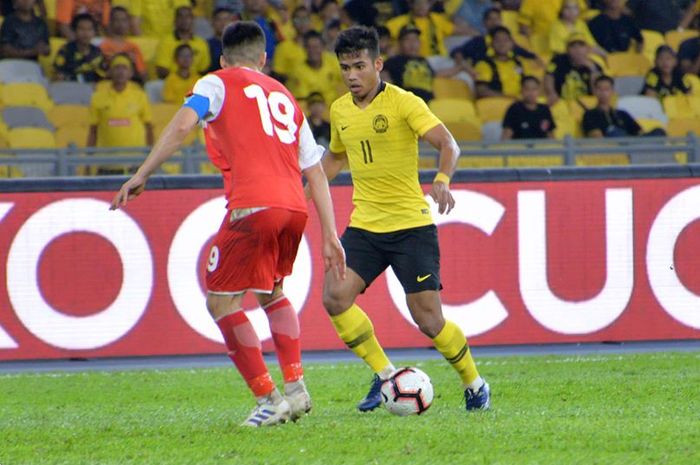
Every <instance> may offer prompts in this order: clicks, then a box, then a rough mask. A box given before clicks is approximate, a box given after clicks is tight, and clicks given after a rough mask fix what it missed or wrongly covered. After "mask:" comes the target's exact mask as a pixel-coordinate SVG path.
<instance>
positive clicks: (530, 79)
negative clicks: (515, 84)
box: [520, 74, 540, 87]
mask: <svg viewBox="0 0 700 465" xmlns="http://www.w3.org/2000/svg"><path fill="white" fill-rule="evenodd" d="M528 82H534V83H535V84H537V85H538V86H539V85H540V80H539V79H537V77H535V76H533V75H531V74H526V75H525V76H523V77H522V79H520V86H521V87H523V86H525V84H527V83H528Z"/></svg>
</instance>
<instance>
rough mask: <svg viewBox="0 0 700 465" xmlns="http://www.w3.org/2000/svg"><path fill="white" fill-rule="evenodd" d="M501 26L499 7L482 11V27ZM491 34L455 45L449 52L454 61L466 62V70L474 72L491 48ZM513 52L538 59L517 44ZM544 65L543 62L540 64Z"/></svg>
mask: <svg viewBox="0 0 700 465" xmlns="http://www.w3.org/2000/svg"><path fill="white" fill-rule="evenodd" d="M499 26H503V19H502V17H501V9H500V8H489V9H488V10H486V12H485V13H484V29H485V30H486V31H489V32H490V31H492V30H493V29H494V28H496V27H499ZM491 43H492V40H491V34H487V35H481V36H476V37H473V38H471V39H469V40H467V41H466V42H464V43H463V44H462V45H460V46H459V47H457V48H456V49H454V50H453V51H452V53H451V54H450V55H451V56H452V58H453V59H454V60H455V62H456V63H457V64H458V65H459V64H461V63H462V62H466V63H465V65H466V67H467V70H468V72H470V74H472V75H475V74H474V70H473V68H472V67H473V66H474V65H475V64H476V63H477V62H479V61H481V60H484V59H485V58H486V56H487V54H488V50H489V48H491ZM513 54H514V55H515V56H516V57H519V58H525V59H528V60H535V61H539V60H540V59H539V58H538V57H537V55H535V54H534V53H532V52H530V51H529V50H526V49H524V48H522V47H520V46H519V45H517V44H514V46H513ZM542 66H544V64H542Z"/></svg>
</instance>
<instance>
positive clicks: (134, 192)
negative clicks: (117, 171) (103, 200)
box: [109, 174, 146, 210]
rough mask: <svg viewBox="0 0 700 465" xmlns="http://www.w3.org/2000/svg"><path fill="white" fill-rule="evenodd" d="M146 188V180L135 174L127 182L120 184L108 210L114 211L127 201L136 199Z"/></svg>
mask: <svg viewBox="0 0 700 465" xmlns="http://www.w3.org/2000/svg"><path fill="white" fill-rule="evenodd" d="M145 188H146V178H144V177H143V176H141V175H139V174H135V175H133V176H132V177H131V179H129V180H128V181H127V182H125V183H124V184H122V187H121V189H119V192H117V195H115V196H114V198H113V199H112V205H110V207H109V209H110V210H116V209H117V208H121V207H123V206H125V205H126V202H127V201H128V200H131V199H134V198H136V197H138V196H139V195H140V194H141V192H143V190H144V189H145Z"/></svg>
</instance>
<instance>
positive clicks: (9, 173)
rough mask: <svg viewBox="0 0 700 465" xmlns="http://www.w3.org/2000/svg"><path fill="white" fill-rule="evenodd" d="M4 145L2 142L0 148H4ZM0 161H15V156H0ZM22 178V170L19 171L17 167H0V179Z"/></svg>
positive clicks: (3, 165)
mask: <svg viewBox="0 0 700 465" xmlns="http://www.w3.org/2000/svg"><path fill="white" fill-rule="evenodd" d="M6 145H7V144H6V143H5V142H4V141H3V142H2V144H0V146H2V148H5V146H6ZM0 159H2V160H4V161H6V160H12V159H15V156H14V155H0ZM22 176H24V174H23V173H22V170H21V169H19V168H18V167H17V166H15V165H5V164H2V165H0V178H21V177H22Z"/></svg>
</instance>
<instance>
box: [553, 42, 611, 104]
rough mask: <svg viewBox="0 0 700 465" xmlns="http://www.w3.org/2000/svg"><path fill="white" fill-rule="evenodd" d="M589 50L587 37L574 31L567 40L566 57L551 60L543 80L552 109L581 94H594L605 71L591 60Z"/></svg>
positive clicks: (558, 56) (556, 57)
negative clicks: (560, 100) (597, 82)
mask: <svg viewBox="0 0 700 465" xmlns="http://www.w3.org/2000/svg"><path fill="white" fill-rule="evenodd" d="M590 50H591V48H590V46H589V45H588V43H587V42H586V37H585V36H584V35H583V34H581V33H578V32H574V33H572V34H571V35H570V36H569V39H568V40H567V43H566V54H562V55H556V56H555V57H554V58H552V62H551V63H550V64H549V66H548V67H547V74H546V75H545V77H544V90H545V93H546V94H547V101H548V103H549V105H550V106H552V105H554V104H555V103H556V102H557V101H558V100H559V99H560V98H563V99H564V100H576V99H578V98H579V97H580V96H582V95H591V92H592V90H593V81H594V80H595V78H597V77H598V76H600V74H601V72H602V70H601V68H600V66H598V65H597V64H596V63H595V62H593V61H592V60H591V59H590V58H589V57H588V55H589V53H590Z"/></svg>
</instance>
